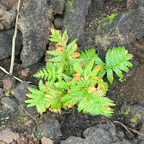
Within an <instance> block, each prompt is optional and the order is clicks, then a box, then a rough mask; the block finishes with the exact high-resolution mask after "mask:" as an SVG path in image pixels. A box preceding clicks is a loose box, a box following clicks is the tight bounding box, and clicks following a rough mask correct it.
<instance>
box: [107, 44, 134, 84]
mask: <svg viewBox="0 0 144 144" xmlns="http://www.w3.org/2000/svg"><path fill="white" fill-rule="evenodd" d="M132 57H133V56H132V55H131V54H128V53H127V51H126V49H125V48H124V47H118V48H113V49H110V50H108V52H107V53H106V66H105V69H106V71H107V78H108V80H109V82H110V83H112V82H113V80H114V78H113V72H115V73H116V75H117V76H118V77H119V80H120V81H122V79H123V73H122V71H124V72H128V70H129V68H130V67H132V63H131V62H129V60H130V59H132Z"/></svg>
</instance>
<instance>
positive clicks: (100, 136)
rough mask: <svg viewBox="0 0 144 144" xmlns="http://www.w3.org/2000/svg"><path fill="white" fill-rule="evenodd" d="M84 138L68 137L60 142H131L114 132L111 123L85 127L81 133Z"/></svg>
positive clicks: (82, 143) (124, 143)
mask: <svg viewBox="0 0 144 144" xmlns="http://www.w3.org/2000/svg"><path fill="white" fill-rule="evenodd" d="M83 136H84V137H85V139H82V138H80V137H69V138H68V139H66V140H65V141H62V142H61V143H60V144H132V143H131V142H129V141H127V140H125V139H124V137H122V136H121V135H120V134H118V133H117V132H116V129H115V127H113V126H112V125H111V124H99V125H97V126H94V127H90V128H88V129H86V130H85V131H84V133H83Z"/></svg>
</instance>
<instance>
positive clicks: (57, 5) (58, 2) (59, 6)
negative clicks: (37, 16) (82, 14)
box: [49, 0, 65, 14]
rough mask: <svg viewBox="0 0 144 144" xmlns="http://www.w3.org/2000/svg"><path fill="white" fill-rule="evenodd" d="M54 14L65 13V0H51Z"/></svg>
mask: <svg viewBox="0 0 144 144" xmlns="http://www.w3.org/2000/svg"><path fill="white" fill-rule="evenodd" d="M49 1H50V5H51V8H52V10H53V12H54V14H63V11H64V6H65V0H49Z"/></svg>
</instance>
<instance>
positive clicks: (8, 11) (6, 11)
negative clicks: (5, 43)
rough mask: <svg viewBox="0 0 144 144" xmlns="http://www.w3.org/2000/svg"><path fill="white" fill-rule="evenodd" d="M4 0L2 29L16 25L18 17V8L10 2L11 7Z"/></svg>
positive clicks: (0, 9)
mask: <svg viewBox="0 0 144 144" xmlns="http://www.w3.org/2000/svg"><path fill="white" fill-rule="evenodd" d="M4 4H5V2H4V0H3V1H2V2H1V1H0V30H3V29H9V28H11V27H13V26H14V22H15V18H16V8H15V7H13V6H12V5H11V4H9V6H10V7H9V8H8V7H7V6H5V5H4Z"/></svg>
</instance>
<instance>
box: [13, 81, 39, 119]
mask: <svg viewBox="0 0 144 144" xmlns="http://www.w3.org/2000/svg"><path fill="white" fill-rule="evenodd" d="M28 86H30V85H29V84H28V83H26V82H22V83H20V84H19V85H18V86H17V87H16V88H15V91H14V96H15V98H16V99H17V100H18V102H19V104H20V108H21V109H22V110H23V112H26V111H27V112H28V113H29V114H31V115H32V116H33V117H35V116H37V115H38V113H37V111H36V107H27V104H26V103H25V100H26V99H27V97H26V94H27V93H29V91H28V89H27V87H28Z"/></svg>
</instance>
